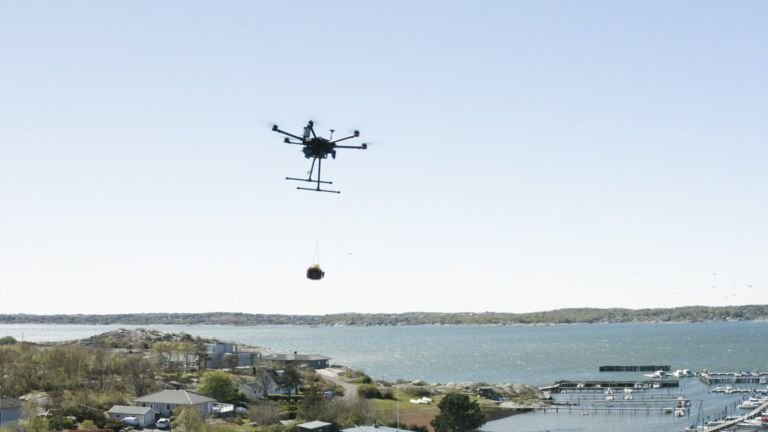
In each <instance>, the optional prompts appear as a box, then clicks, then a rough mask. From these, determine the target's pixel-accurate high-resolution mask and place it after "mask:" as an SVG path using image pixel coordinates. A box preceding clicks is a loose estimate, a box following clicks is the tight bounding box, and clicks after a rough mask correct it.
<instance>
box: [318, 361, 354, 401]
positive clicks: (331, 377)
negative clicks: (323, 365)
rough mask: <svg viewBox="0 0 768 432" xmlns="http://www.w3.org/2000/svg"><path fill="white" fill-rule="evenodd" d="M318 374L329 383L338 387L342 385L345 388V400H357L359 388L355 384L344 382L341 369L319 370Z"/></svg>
mask: <svg viewBox="0 0 768 432" xmlns="http://www.w3.org/2000/svg"><path fill="white" fill-rule="evenodd" d="M316 372H317V374H318V375H320V376H321V377H323V378H325V379H327V380H328V381H331V382H332V383H334V384H336V385H340V386H342V387H344V399H345V400H352V399H357V386H356V385H354V384H350V383H348V382H346V381H343V380H342V379H341V378H339V372H341V369H332V368H328V369H319V370H317V371H316Z"/></svg>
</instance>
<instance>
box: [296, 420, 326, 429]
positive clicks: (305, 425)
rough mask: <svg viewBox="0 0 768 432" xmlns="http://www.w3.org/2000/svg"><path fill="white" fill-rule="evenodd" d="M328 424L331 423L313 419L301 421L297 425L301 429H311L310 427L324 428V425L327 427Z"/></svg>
mask: <svg viewBox="0 0 768 432" xmlns="http://www.w3.org/2000/svg"><path fill="white" fill-rule="evenodd" d="M330 425H331V424H330V423H326V422H324V421H320V420H315V421H311V422H308V423H302V424H300V425H298V427H300V428H302V429H309V430H312V429H320V428H324V427H327V426H330Z"/></svg>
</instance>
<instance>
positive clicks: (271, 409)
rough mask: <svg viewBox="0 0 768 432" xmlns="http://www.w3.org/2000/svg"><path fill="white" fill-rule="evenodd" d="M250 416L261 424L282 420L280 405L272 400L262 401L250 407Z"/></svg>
mask: <svg viewBox="0 0 768 432" xmlns="http://www.w3.org/2000/svg"><path fill="white" fill-rule="evenodd" d="M248 418H249V419H250V420H251V421H252V422H256V423H258V424H259V425H262V426H263V425H268V424H272V423H277V422H278V421H279V420H280V406H279V405H278V404H276V403H274V402H270V401H260V402H257V403H255V404H253V405H251V408H249V409H248Z"/></svg>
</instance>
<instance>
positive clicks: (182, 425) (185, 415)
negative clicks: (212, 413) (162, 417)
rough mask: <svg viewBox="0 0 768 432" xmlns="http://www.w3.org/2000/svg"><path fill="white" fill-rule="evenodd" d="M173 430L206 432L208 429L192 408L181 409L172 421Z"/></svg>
mask: <svg viewBox="0 0 768 432" xmlns="http://www.w3.org/2000/svg"><path fill="white" fill-rule="evenodd" d="M173 429H174V430H176V431H178V432H206V430H207V429H208V428H207V426H206V424H205V422H204V421H203V418H202V416H200V412H198V411H197V410H196V409H194V408H182V409H181V410H179V413H178V415H177V416H176V419H175V420H174V421H173Z"/></svg>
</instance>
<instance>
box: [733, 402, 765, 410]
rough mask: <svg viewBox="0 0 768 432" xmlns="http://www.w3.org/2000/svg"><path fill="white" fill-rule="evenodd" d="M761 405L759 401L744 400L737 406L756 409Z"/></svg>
mask: <svg viewBox="0 0 768 432" xmlns="http://www.w3.org/2000/svg"><path fill="white" fill-rule="evenodd" d="M759 406H760V404H759V403H757V402H750V401H744V402H742V403H740V404H739V406H737V407H736V408H738V409H755V408H757V407H759Z"/></svg>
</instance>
